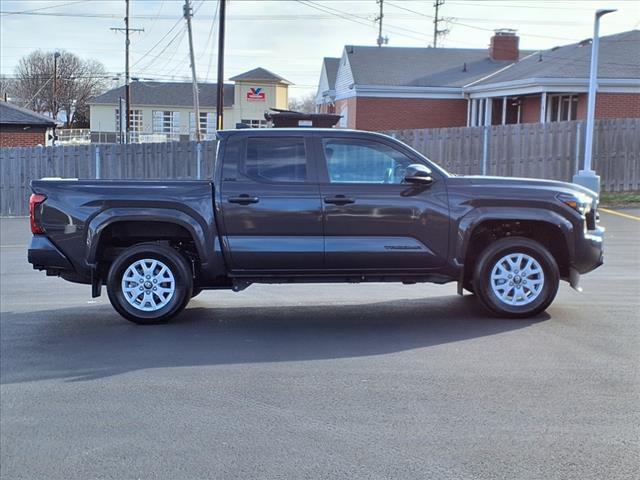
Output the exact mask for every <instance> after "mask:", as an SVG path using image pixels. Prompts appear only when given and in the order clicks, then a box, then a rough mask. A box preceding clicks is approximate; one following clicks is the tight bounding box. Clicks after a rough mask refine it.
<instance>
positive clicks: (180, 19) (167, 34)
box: [131, 18, 182, 68]
mask: <svg viewBox="0 0 640 480" xmlns="http://www.w3.org/2000/svg"><path fill="white" fill-rule="evenodd" d="M181 23H182V18H178V20H177V21H176V23H175V24H174V25H173V26H172V27H171V28H170V29H169V31H168V32H167V33H165V34H164V35H163V36H162V37H161V38H160V40H158V41H157V42H156V43H155V44H154V45H153V46H152V47H151V48H150V49H149V50H147V51H146V52H145V53H144V54H143V55H142V56H141V57H140V59H139V60H138V61H137V62H134V63H133V65H132V66H131V68H133V67H135V66H136V65H138V64H139V63H140V62H141V61H142V60H144V59H145V58H146V57H147V56H148V55H149V54H150V53H151V52H152V51H153V50H154V49H155V48H156V47H157V46H158V45H160V44H161V43H162V41H163V40H164V39H165V38H167V37H168V36H169V35H170V34H171V32H173V30H175V28H176V27H177V26H178V25H180V24H181Z"/></svg>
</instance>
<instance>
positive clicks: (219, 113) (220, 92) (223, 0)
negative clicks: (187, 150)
mask: <svg viewBox="0 0 640 480" xmlns="http://www.w3.org/2000/svg"><path fill="white" fill-rule="evenodd" d="M219 2H220V19H219V20H218V21H219V22H220V23H219V24H218V84H217V85H216V90H217V98H216V129H217V130H222V128H223V125H224V123H223V120H224V118H223V110H224V27H225V22H226V19H225V16H226V13H227V5H226V4H227V0H219Z"/></svg>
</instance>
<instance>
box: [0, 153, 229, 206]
mask: <svg viewBox="0 0 640 480" xmlns="http://www.w3.org/2000/svg"><path fill="white" fill-rule="evenodd" d="M215 155H216V142H202V143H201V144H200V145H198V144H197V143H196V142H170V143H139V144H129V145H122V144H94V145H79V146H73V147H72V146H59V147H45V148H42V147H33V148H2V149H0V175H1V177H2V178H1V179H0V215H2V216H14V215H28V214H29V211H28V205H27V202H28V198H29V195H30V194H31V189H30V188H29V183H30V182H31V180H33V179H38V178H45V177H63V178H81V179H94V178H99V179H145V180H154V179H175V180H181V179H185V180H186V179H197V178H211V176H212V175H213V164H214V160H215Z"/></svg>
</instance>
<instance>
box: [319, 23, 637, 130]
mask: <svg viewBox="0 0 640 480" xmlns="http://www.w3.org/2000/svg"><path fill="white" fill-rule="evenodd" d="M638 52H640V30H632V31H629V32H623V33H620V34H616V35H610V36H606V37H602V38H601V40H600V63H599V72H598V77H599V90H598V97H597V100H596V117H597V118H638V117H640V54H639V53H638ZM590 58H591V41H590V40H585V41H582V42H579V43H576V44H571V45H565V46H561V47H555V48H552V49H549V50H541V51H535V52H532V51H526V52H525V51H520V50H519V38H518V36H517V35H516V33H515V31H513V30H498V31H496V33H495V35H494V36H493V37H492V38H491V42H490V47H489V49H488V50H481V49H460V48H437V49H433V48H397V47H358V46H346V47H345V49H344V51H343V54H342V57H341V58H340V59H339V61H338V68H337V70H336V78H335V80H334V81H333V84H332V83H331V81H330V79H325V78H323V77H324V76H326V75H327V74H328V73H329V72H330V71H331V69H330V68H328V66H329V64H330V62H332V61H333V60H334V59H331V58H325V59H324V61H323V67H322V72H321V79H320V84H319V87H318V93H317V96H316V107H317V109H318V110H319V111H328V110H329V109H334V110H335V113H338V114H341V115H342V116H343V118H342V120H341V126H343V127H348V128H357V129H362V130H390V129H399V128H439V127H457V126H475V125H498V124H512V123H537V122H542V123H544V122H553V121H562V120H576V119H578V120H579V119H583V118H585V117H586V105H587V94H586V92H587V90H588V77H589V65H590ZM332 85H333V88H331V86H332Z"/></svg>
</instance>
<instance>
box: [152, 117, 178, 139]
mask: <svg viewBox="0 0 640 480" xmlns="http://www.w3.org/2000/svg"><path fill="white" fill-rule="evenodd" d="M153 133H163V134H165V135H167V136H168V137H170V138H169V139H173V140H177V139H178V138H177V137H178V135H180V112H172V111H167V110H154V111H153ZM171 137H175V138H171Z"/></svg>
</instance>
